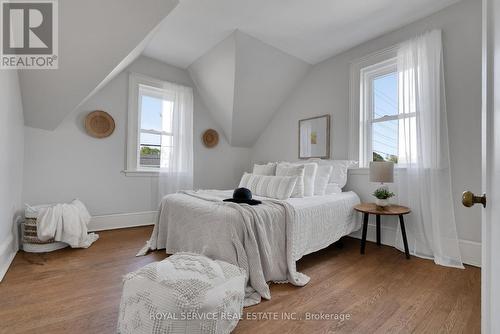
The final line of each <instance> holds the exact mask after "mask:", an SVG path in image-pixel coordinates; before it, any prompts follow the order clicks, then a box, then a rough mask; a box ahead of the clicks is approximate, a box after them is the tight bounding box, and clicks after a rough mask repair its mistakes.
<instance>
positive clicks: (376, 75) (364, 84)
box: [357, 57, 415, 167]
mask: <svg viewBox="0 0 500 334" xmlns="http://www.w3.org/2000/svg"><path fill="white" fill-rule="evenodd" d="M358 73H359V109H358V110H359V111H358V115H359V123H358V124H359V131H357V133H358V136H359V152H358V157H359V161H360V167H367V166H368V164H369V162H370V161H392V162H394V163H398V162H399V163H401V161H399V160H400V158H399V157H400V155H401V154H400V153H401V152H402V151H401V150H402V149H405V148H404V145H405V144H406V142H407V140H405V138H406V137H407V136H409V135H414V132H413V131H408V129H413V125H414V124H415V114H414V113H411V114H404V113H401V112H400V111H399V85H398V72H397V61H396V58H394V57H390V58H388V59H385V60H382V61H379V62H377V63H374V64H373V63H372V64H370V65H367V66H365V67H361V68H360V69H359V72H358ZM409 132H411V134H410V133H409Z"/></svg>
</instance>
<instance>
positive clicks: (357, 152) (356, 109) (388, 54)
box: [348, 44, 405, 169]
mask: <svg viewBox="0 0 500 334" xmlns="http://www.w3.org/2000/svg"><path fill="white" fill-rule="evenodd" d="M398 48H399V44H396V45H392V46H389V47H387V48H385V49H381V50H378V51H376V52H373V53H370V54H368V55H366V56H364V57H361V58H357V59H354V60H352V61H351V62H350V80H349V137H348V157H349V159H350V160H356V161H358V162H359V164H358V166H359V167H358V168H360V169H366V168H368V167H369V163H370V161H372V160H373V152H372V149H371V148H372V144H371V127H372V124H373V123H372V122H371V120H372V117H371V115H366V109H365V108H363V103H365V101H367V100H366V97H365V96H364V94H366V92H367V91H368V87H363V86H366V85H364V84H363V75H365V76H366V75H371V76H375V77H377V76H380V75H382V74H378V75H376V74H377V69H378V70H381V69H384V68H386V69H387V68H390V65H389V64H393V65H392V66H395V64H396V63H395V60H396V59H397V58H396V57H397V50H398ZM393 69H395V67H393ZM379 73H382V71H381V72H379ZM387 73H392V72H391V71H389V72H387ZM387 73H386V74H387ZM369 103H371V104H373V100H371V101H370V102H369ZM389 117H390V118H391V119H392V118H393V117H394V119H396V118H397V119H400V118H404V117H405V116H403V115H401V116H399V115H398V116H396V115H394V116H389ZM368 119H369V120H370V122H369V123H367V122H366V121H367V120H368ZM385 120H390V119H388V118H385V119H384V121H385ZM379 121H380V119H379ZM368 135H369V136H368ZM395 167H396V168H402V167H403V166H402V165H396V166H395ZM403 168H404V167H403Z"/></svg>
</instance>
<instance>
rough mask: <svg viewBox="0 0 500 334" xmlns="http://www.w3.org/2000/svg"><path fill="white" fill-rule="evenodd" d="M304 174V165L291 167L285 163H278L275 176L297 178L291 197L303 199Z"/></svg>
mask: <svg viewBox="0 0 500 334" xmlns="http://www.w3.org/2000/svg"><path fill="white" fill-rule="evenodd" d="M304 173H305V166H304V165H300V166H293V165H291V164H289V163H286V162H285V163H283V162H280V163H279V164H278V166H277V167H276V176H295V177H296V178H297V181H296V183H295V188H294V189H293V192H292V196H291V197H304Z"/></svg>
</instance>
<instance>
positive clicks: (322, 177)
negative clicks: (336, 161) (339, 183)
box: [314, 166, 333, 196]
mask: <svg viewBox="0 0 500 334" xmlns="http://www.w3.org/2000/svg"><path fill="white" fill-rule="evenodd" d="M332 169H333V167H332V166H318V170H317V171H316V179H315V180H314V195H318V196H322V195H324V194H325V191H326V186H327V184H328V181H329V180H330V174H331V173H332Z"/></svg>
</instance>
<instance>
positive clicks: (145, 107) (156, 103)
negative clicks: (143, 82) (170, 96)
mask: <svg viewBox="0 0 500 334" xmlns="http://www.w3.org/2000/svg"><path fill="white" fill-rule="evenodd" d="M162 102H163V100H161V99H159V98H156V97H151V96H147V95H142V105H141V129H147V130H157V131H161V112H162ZM141 144H143V145H160V136H159V135H154V134H149V133H141Z"/></svg>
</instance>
